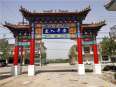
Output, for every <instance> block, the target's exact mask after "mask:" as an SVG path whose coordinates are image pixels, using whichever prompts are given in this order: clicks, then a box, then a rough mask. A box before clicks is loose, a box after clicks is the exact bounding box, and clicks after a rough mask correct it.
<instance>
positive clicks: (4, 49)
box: [0, 39, 9, 64]
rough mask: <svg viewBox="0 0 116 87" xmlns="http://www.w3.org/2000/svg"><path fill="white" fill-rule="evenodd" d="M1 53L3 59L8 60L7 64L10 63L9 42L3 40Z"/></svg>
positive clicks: (0, 43) (0, 46)
mask: <svg viewBox="0 0 116 87" xmlns="http://www.w3.org/2000/svg"><path fill="white" fill-rule="evenodd" d="M0 51H1V58H2V59H3V60H6V64H7V63H8V56H9V44H8V41H7V40H5V39H2V40H1V41H0Z"/></svg>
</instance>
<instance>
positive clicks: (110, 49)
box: [101, 37, 116, 56]
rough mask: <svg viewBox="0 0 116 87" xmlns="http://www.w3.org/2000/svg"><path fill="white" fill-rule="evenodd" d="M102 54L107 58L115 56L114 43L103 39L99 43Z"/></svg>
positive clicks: (106, 38)
mask: <svg viewBox="0 0 116 87" xmlns="http://www.w3.org/2000/svg"><path fill="white" fill-rule="evenodd" d="M101 48H102V54H103V55H107V56H113V55H116V42H115V41H114V40H112V39H110V38H108V37H104V38H103V40H102V42H101Z"/></svg>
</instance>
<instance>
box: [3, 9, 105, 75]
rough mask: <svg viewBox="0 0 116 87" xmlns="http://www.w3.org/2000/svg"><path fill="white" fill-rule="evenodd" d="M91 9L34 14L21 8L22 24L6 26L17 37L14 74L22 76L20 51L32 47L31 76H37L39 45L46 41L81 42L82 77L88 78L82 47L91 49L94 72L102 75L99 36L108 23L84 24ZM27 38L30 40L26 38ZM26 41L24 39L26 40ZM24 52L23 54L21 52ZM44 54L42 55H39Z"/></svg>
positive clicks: (80, 72)
mask: <svg viewBox="0 0 116 87" xmlns="http://www.w3.org/2000/svg"><path fill="white" fill-rule="evenodd" d="M90 10H91V9H90V7H87V8H85V9H84V10H82V11H80V12H68V11H62V12H61V11H60V12H51V11H44V12H40V13H37V12H30V11H28V10H26V9H25V8H23V7H21V8H20V12H21V13H22V16H23V18H24V20H26V22H27V23H25V22H23V23H22V24H10V23H7V22H6V23H5V24H4V26H5V27H7V28H8V29H9V30H10V31H11V32H12V33H13V35H14V37H15V47H14V58H13V63H14V64H13V65H14V66H13V68H12V69H13V74H14V75H18V74H21V72H20V65H18V55H19V50H20V49H23V48H24V46H25V45H24V44H23V45H22V43H24V42H26V43H28V47H29V50H30V60H29V65H28V76H33V75H35V65H34V59H35V48H36V47H35V41H38V44H39V45H40V47H41V42H42V39H71V40H75V41H76V42H77V54H78V57H77V63H78V74H85V67H84V64H83V56H82V55H83V54H82V47H83V46H85V45H89V46H91V48H92V49H93V57H94V72H95V73H96V74H101V65H100V61H99V58H98V57H99V56H98V49H97V47H98V46H97V44H96V36H97V33H98V31H99V30H100V28H101V27H102V26H104V25H105V21H101V22H98V23H91V24H83V20H85V18H86V16H87V14H88V13H89V12H90ZM24 36H26V37H27V38H24ZM22 37H23V38H22ZM21 51H23V50H21ZM39 52H40V51H39Z"/></svg>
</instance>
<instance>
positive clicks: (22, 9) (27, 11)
mask: <svg viewBox="0 0 116 87" xmlns="http://www.w3.org/2000/svg"><path fill="white" fill-rule="evenodd" d="M90 10H91V8H90V5H89V6H87V7H86V8H84V9H82V10H81V11H77V10H75V11H69V12H68V11H66V12H56V11H54V12H51V13H82V12H85V11H90ZM19 11H21V12H24V13H28V14H33V13H44V12H36V11H35V10H34V11H33V12H32V11H29V10H27V9H26V8H24V7H22V6H21V7H20V9H19ZM45 13H47V12H45ZM48 13H50V12H48Z"/></svg>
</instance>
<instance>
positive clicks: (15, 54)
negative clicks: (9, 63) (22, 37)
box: [13, 46, 19, 65]
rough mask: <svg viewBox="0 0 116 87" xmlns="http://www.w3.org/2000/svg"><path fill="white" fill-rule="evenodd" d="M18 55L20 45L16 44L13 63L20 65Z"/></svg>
mask: <svg viewBox="0 0 116 87" xmlns="http://www.w3.org/2000/svg"><path fill="white" fill-rule="evenodd" d="M18 55H19V47H18V46H15V48H14V59H13V64H14V65H18Z"/></svg>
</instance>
